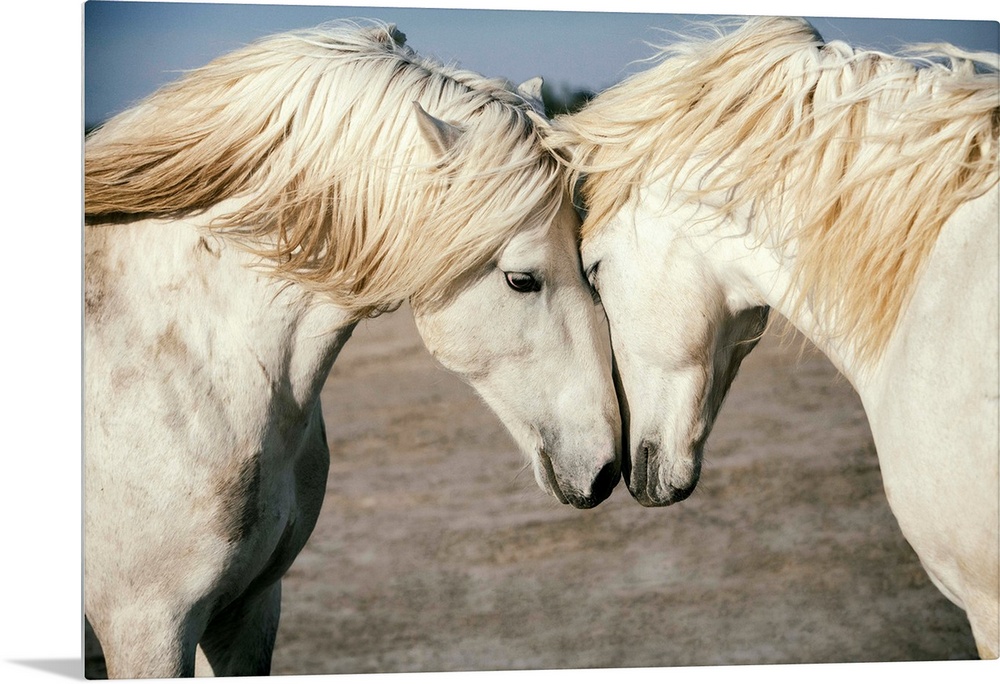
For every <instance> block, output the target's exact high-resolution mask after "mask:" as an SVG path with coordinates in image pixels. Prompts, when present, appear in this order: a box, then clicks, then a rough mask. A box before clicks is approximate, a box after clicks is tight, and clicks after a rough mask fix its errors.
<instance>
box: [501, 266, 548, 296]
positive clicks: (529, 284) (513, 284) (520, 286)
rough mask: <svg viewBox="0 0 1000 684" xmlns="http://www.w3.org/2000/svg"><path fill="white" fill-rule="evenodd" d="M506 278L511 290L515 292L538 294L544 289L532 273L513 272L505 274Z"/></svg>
mask: <svg viewBox="0 0 1000 684" xmlns="http://www.w3.org/2000/svg"><path fill="white" fill-rule="evenodd" d="M504 276H505V277H506V278H507V284H508V285H509V286H510V289H512V290H514V291H515V292H538V291H539V290H541V289H542V284H541V283H540V282H538V279H537V278H535V276H533V275H532V274H531V273H520V272H518V271H511V272H510V273H504Z"/></svg>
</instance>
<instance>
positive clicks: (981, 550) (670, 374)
mask: <svg viewBox="0 0 1000 684" xmlns="http://www.w3.org/2000/svg"><path fill="white" fill-rule="evenodd" d="M937 51H938V52H939V53H940V54H938V55H936V56H931V55H930V53H928V54H927V55H925V56H924V58H921V59H920V60H905V59H902V58H898V57H892V56H889V55H885V54H880V53H875V52H862V51H855V50H853V49H851V48H850V47H848V46H847V45H845V44H843V43H840V42H831V43H829V44H825V45H824V44H823V42H822V41H821V40H820V38H819V36H818V35H817V34H816V33H815V31H814V30H813V29H812V27H810V26H809V25H808V24H807V23H806V22H803V21H798V20H791V19H774V18H763V19H756V20H751V21H749V22H747V23H746V24H745V25H743V26H742V27H741V28H739V29H738V30H736V31H734V32H731V33H729V34H728V35H727V34H726V33H725V31H723V30H717V31H715V32H714V34H713V35H710V36H707V37H703V38H702V39H691V40H687V41H681V42H679V43H678V44H676V45H674V46H673V47H672V48H670V49H669V50H667V51H665V52H664V54H662V55H661V61H660V62H659V63H658V64H656V65H655V66H654V67H652V68H650V69H648V70H646V71H645V72H643V73H640V74H638V75H636V76H634V77H632V78H631V79H629V80H626V81H624V82H622V83H621V84H619V85H618V86H616V87H613V88H611V89H609V90H608V91H606V92H604V93H602V94H601V95H599V96H598V97H597V98H596V99H595V100H593V101H592V102H591V103H590V104H589V105H588V106H587V107H586V108H585V109H584V110H583V111H581V112H579V113H577V114H576V115H573V116H570V117H568V118H561V119H558V120H557V121H556V124H555V125H556V126H557V128H558V129H559V131H558V132H556V133H554V134H553V135H552V137H551V138H550V140H551V143H552V144H553V145H570V146H572V147H573V155H574V156H573V163H574V165H575V167H576V169H577V171H578V172H581V173H585V174H586V178H585V180H584V184H583V187H582V193H583V197H584V201H585V203H586V204H587V207H588V211H589V214H588V216H587V218H586V220H585V221H584V225H583V228H582V231H583V236H584V237H583V246H582V253H583V263H584V268H585V270H586V272H587V273H588V275H589V277H590V279H591V282H592V284H593V285H594V286H595V287H596V288H597V289H598V291H599V294H600V297H601V300H602V301H603V304H604V307H605V311H606V313H607V316H608V319H609V323H610V327H611V338H612V346H613V348H614V357H615V363H616V364H617V372H618V373H619V374H620V382H621V384H622V386H623V390H622V392H623V395H624V397H623V402H622V404H623V413H627V415H626V416H625V418H626V420H627V424H628V427H627V429H626V432H627V439H628V441H629V443H630V447H629V448H626V452H627V459H626V460H627V463H626V464H623V473H624V476H625V479H626V480H627V482H628V487H629V490H630V491H631V493H632V495H633V496H634V497H635V498H636V499H637V500H638V501H639V502H641V503H643V504H645V505H648V506H656V505H668V504H671V503H675V502H677V501H681V500H682V499H684V498H685V497H687V496H688V495H689V494H690V493H691V491H692V490H693V489H694V487H695V484H696V482H697V480H698V477H699V473H700V469H701V460H702V447H703V445H704V443H705V440H706V438H707V436H708V434H709V431H710V430H711V427H712V423H713V421H714V419H715V417H716V414H717V412H718V410H719V407H720V405H721V403H722V400H723V397H724V395H725V393H726V391H727V389H728V388H729V385H730V383H731V382H732V380H733V377H734V376H735V374H736V372H737V369H738V367H739V364H740V362H741V360H742V359H743V357H744V356H745V355H746V354H747V353H749V352H750V350H751V349H752V348H753V346H754V344H755V342H756V340H757V339H758V338H759V336H760V335H761V334H762V332H763V331H764V327H765V324H766V320H767V316H768V312H769V309H770V308H773V309H775V310H776V311H778V312H780V313H781V314H782V315H783V316H784V317H786V318H787V319H788V320H789V321H790V323H791V324H792V325H794V326H795V327H796V328H797V329H798V330H800V331H802V332H803V333H804V334H805V335H806V336H807V337H808V338H809V339H810V340H812V342H814V343H815V344H816V345H817V346H818V347H819V349H821V350H822V351H823V352H825V353H826V355H827V356H828V357H829V358H830V359H831V360H832V361H833V363H834V364H835V365H836V366H837V367H838V368H839V370H840V371H841V372H842V373H843V375H845V376H846V377H847V379H848V380H849V381H850V382H851V383H852V385H853V387H854V388H855V389H856V390H857V393H858V394H859V396H860V398H861V400H862V402H863V404H864V407H865V411H866V413H867V416H868V419H869V423H870V426H871V430H872V434H873V436H874V440H875V444H876V447H877V450H878V456H879V462H880V465H881V470H882V476H883V481H884V486H885V491H886V495H887V497H888V500H889V503H890V505H891V507H892V510H893V512H894V514H895V516H896V518H897V520H898V521H899V525H900V527H901V529H902V532H903V534H904V535H905V537H906V539H907V540H908V541H909V542H910V544H911V545H912V547H913V548H914V550H915V551H916V553H917V555H918V556H919V558H920V560H921V562H922V563H923V565H924V567H925V568H926V570H927V572H928V573H929V575H930V577H931V579H932V580H933V582H934V583H935V584H936V585H937V586H938V588H940V589H941V591H942V592H943V593H944V594H945V595H946V596H948V598H950V599H951V600H952V601H954V602H955V603H956V604H958V605H959V606H961V607H962V608H964V610H965V611H966V613H967V615H968V618H969V620H970V622H971V625H972V631H973V635H974V637H975V639H976V643H977V646H978V650H979V653H980V654H981V656H982V657H984V658H996V657H997V654H998V652H1000V651H998V619H1000V617H998V616H1000V608H998V528H997V526H998V503H997V502H998V498H1000V491H998V475H997V473H998V443H997V440H998V358H997V357H998V341H997V340H998V325H1000V324H998V312H997V309H998V306H997V287H998V286H997V283H998V240H997V233H998V208H997V207H998V205H997V199H998V185H997V126H998V104H1000V102H998V97H1000V96H998V85H997V62H998V60H997V56H996V55H983V54H980V55H968V54H962V53H960V52H959V51H958V50H957V49H955V48H952V47H949V46H938V47H937Z"/></svg>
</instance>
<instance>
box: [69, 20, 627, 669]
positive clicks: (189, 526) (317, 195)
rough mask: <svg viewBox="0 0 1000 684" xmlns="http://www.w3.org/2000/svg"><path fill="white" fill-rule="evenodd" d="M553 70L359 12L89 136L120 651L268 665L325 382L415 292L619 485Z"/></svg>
mask: <svg viewBox="0 0 1000 684" xmlns="http://www.w3.org/2000/svg"><path fill="white" fill-rule="evenodd" d="M528 95H529V94H523V95H522V94H518V93H517V92H516V91H513V90H510V89H508V88H507V86H506V85H505V84H503V83H500V82H499V81H489V80H486V79H484V78H482V77H480V76H478V75H475V74H472V73H468V72H463V71H459V70H455V69H450V68H445V67H443V66H442V65H440V64H438V63H436V62H431V61H428V60H426V59H422V58H420V57H419V56H417V55H416V54H414V53H413V52H412V51H411V50H409V49H408V48H406V47H405V46H403V44H402V35H401V34H399V33H397V32H396V31H395V29H394V28H393V27H392V26H383V25H378V24H376V25H371V26H356V25H347V26H339V27H334V28H328V29H323V30H314V31H309V32H301V33H294V34H285V35H281V36H277V37H273V38H270V39H267V40H264V41H261V42H259V43H257V44H254V45H252V46H250V47H248V48H246V49H243V50H241V51H238V52H235V53H233V54H231V55H228V56H225V57H222V58H220V59H218V60H216V61H215V62H213V63H211V64H210V65H208V66H206V67H204V68H202V69H199V70H196V71H194V72H193V73H191V74H190V75H188V76H186V77H185V78H183V79H182V80H181V81H179V82H178V83H176V84H174V85H171V86H169V87H167V88H165V89H163V90H162V91H160V92H158V93H156V94H154V95H153V96H152V97H151V98H150V99H148V100H147V101H145V102H143V103H141V104H140V105H138V106H137V107H135V108H134V109H132V110H130V111H128V112H125V113H124V114H122V115H120V116H118V117H116V118H115V119H113V120H112V121H110V122H109V123H108V124H107V125H106V126H104V127H103V128H102V129H100V130H98V131H97V132H95V133H94V134H93V135H92V136H91V137H90V138H89V139H88V141H87V143H86V152H85V167H86V168H85V174H86V178H85V196H86V228H85V231H86V234H85V281H86V282H85V331H84V338H85V342H84V344H85V347H84V351H85V363H84V373H85V377H84V385H85V421H84V422H85V435H84V462H85V465H84V479H85V492H84V504H85V511H84V519H85V522H84V554H85V563H84V576H85V583H84V595H85V612H86V615H87V618H88V619H89V621H90V623H91V624H92V625H93V628H94V630H95V632H96V634H97V636H98V638H99V639H100V641H101V644H102V646H103V649H104V653H105V657H106V663H107V669H108V674H109V676H110V677H116V678H138V677H175V676H188V675H193V674H195V672H196V662H197V665H198V666H197V671H198V674H206V673H209V674H211V673H214V674H216V675H237V674H266V673H268V671H269V667H270V660H271V651H272V648H273V644H274V639H275V633H276V629H277V623H278V612H279V605H280V580H281V577H282V575H283V573H284V572H285V571H286V570H287V568H288V567H289V565H290V564H291V563H292V561H293V559H294V558H295V556H296V555H297V554H298V552H299V551H300V550H301V549H302V547H303V545H304V544H305V542H306V539H307V537H308V536H309V534H310V532H311V530H312V528H313V525H314V524H315V522H316V518H317V515H318V512H319V509H320V504H321V503H322V500H323V494H324V491H325V487H326V477H327V472H328V464H329V452H328V447H327V442H326V437H325V433H324V426H323V419H322V413H321V410H320V403H319V394H320V389H321V387H322V385H323V383H324V381H325V379H326V377H327V375H328V373H329V371H330V368H331V366H332V364H333V363H334V360H335V359H336V357H337V354H338V352H339V351H340V349H341V347H342V346H343V345H344V344H345V343H346V342H347V340H348V338H349V337H350V335H351V331H352V329H353V327H354V326H355V324H356V322H357V321H358V320H359V319H361V318H363V317H365V316H370V315H374V314H377V313H378V312H381V311H384V310H388V309H391V308H393V307H396V306H398V305H399V304H400V303H401V302H404V301H407V300H408V301H409V302H410V303H411V304H412V308H413V310H414V315H415V319H416V321H417V324H418V327H419V329H420V332H421V335H422V337H423V339H424V341H425V342H426V345H427V347H428V348H429V349H430V351H431V352H432V353H433V355H434V356H435V357H436V358H437V359H438V360H439V361H440V362H441V363H442V364H443V365H444V366H445V367H447V368H449V369H451V370H453V371H455V372H456V373H458V374H459V375H460V376H461V377H463V378H464V379H466V380H467V381H468V382H469V383H470V384H471V385H472V386H473V387H474V388H476V390H478V392H479V393H480V394H481V395H482V396H483V397H484V399H485V400H486V402H487V403H488V404H489V405H490V406H491V407H492V408H493V409H494V410H495V411H496V413H497V414H498V415H499V416H500V418H501V419H502V420H503V421H504V423H505V424H506V425H507V427H508V428H509V429H510V432H511V433H512V435H513V437H514V439H515V440H516V442H517V443H518V444H519V446H520V447H521V448H522V449H523V450H524V451H525V453H527V454H529V455H530V457H531V460H532V462H533V465H534V471H535V476H536V479H537V480H538V483H539V484H540V485H541V487H542V488H543V489H545V490H547V491H549V492H551V493H552V494H554V495H555V496H556V497H557V498H558V499H559V500H560V501H562V502H564V503H566V502H569V503H571V504H573V505H574V506H578V507H590V506H594V505H596V504H597V503H599V502H600V501H601V500H603V499H604V498H606V497H607V496H608V495H609V494H610V492H611V490H612V488H613V487H614V485H615V484H616V482H617V480H618V477H619V474H618V473H619V461H620V454H619V449H620V447H619V443H620V425H621V423H620V417H619V412H618V403H617V398H616V395H615V390H614V386H613V383H612V376H611V354H610V349H609V348H606V341H605V340H604V339H603V338H602V336H601V334H600V330H601V329H600V328H599V326H598V319H597V313H596V308H595V306H594V302H593V299H592V293H591V291H590V288H589V286H588V285H587V283H586V279H585V277H584V275H583V272H582V269H581V267H580V262H579V253H578V251H577V238H578V233H577V231H578V228H579V222H578V218H577V216H576V214H575V212H574V210H573V208H572V204H571V203H570V202H569V201H568V192H567V185H566V182H567V174H566V171H565V169H564V168H562V167H561V166H560V165H559V164H558V162H557V160H556V159H555V158H554V157H553V156H552V155H551V154H550V153H549V151H548V150H546V149H545V147H544V146H543V145H542V144H541V143H540V141H539V135H538V129H537V126H536V124H535V123H534V122H533V120H532V117H533V116H535V115H534V114H532V115H531V116H529V113H531V112H532V108H533V106H535V105H536V104H537V103H536V102H535V101H534V100H533V99H532V98H530V97H529V96H528ZM426 110H430V111H433V112H435V114H436V116H439V117H441V118H436V117H433V116H431V115H430V114H427V113H426Z"/></svg>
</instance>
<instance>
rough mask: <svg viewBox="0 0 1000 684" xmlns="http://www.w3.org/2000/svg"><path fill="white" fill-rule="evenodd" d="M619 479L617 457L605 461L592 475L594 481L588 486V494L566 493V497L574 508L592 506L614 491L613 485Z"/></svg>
mask: <svg viewBox="0 0 1000 684" xmlns="http://www.w3.org/2000/svg"><path fill="white" fill-rule="evenodd" d="M620 479H621V469H620V468H619V464H618V459H617V458H616V459H615V460H613V461H609V462H608V463H605V464H604V466H603V467H602V468H601V470H600V471H599V472H598V473H597V476H596V477H594V482H593V483H592V484H591V486H590V496H580V495H573V494H570V493H567V494H566V498H567V499H568V500H569V503H570V504H572V505H573V507H574V508H593V507H594V506H596V505H597V504H599V503H601V502H602V501H604V500H605V499H607V498H608V497H609V496H611V492H612V491H614V488H615V485H617V484H618V480H620Z"/></svg>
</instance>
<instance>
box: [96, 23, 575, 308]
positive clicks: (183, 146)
mask: <svg viewBox="0 0 1000 684" xmlns="http://www.w3.org/2000/svg"><path fill="white" fill-rule="evenodd" d="M404 39H405V38H404V37H403V36H402V34H400V33H399V32H398V31H396V30H395V27H394V26H392V25H386V24H379V23H371V24H366V25H359V24H354V23H341V24H336V25H330V26H325V27H320V28H317V29H312V30H309V31H303V32H294V33H287V34H282V35H278V36H274V37H271V38H267V39H264V40H262V41H260V42H258V43H255V44H253V45H250V46H248V47H246V48H244V49H242V50H239V51H237V52H234V53H232V54H229V55H226V56H223V57H221V58H219V59H217V60H215V61H214V62H212V63H210V64H208V65H207V66H205V67H203V68H200V69H197V70H195V71H193V72H191V73H189V74H188V75H187V76H186V77H184V78H182V79H181V80H180V81H178V82H177V83H175V84H173V85H170V86H167V87H165V88H163V89H162V90H160V91H159V92H157V93H155V94H153V95H152V96H151V97H150V98H148V99H147V100H146V101H144V102H142V103H140V104H139V105H138V106H136V107H135V108H133V109H131V110H129V111H126V112H124V113H122V114H120V115H118V116H117V117H115V118H113V119H112V120H111V121H109V122H108V123H107V124H106V125H105V126H103V127H102V128H100V129H98V130H97V131H95V132H94V133H93V134H92V135H91V136H90V137H89V138H88V140H87V142H86V150H85V187H84V194H85V216H86V222H87V224H88V228H87V230H88V231H92V230H100V229H101V225H100V224H107V223H120V222H126V221H131V220H136V219H139V218H151V217H152V218H174V217H178V216H184V215H190V214H195V213H198V212H201V211H204V210H207V209H209V208H210V207H213V206H215V205H217V204H219V203H220V202H222V201H223V200H231V199H233V198H238V199H239V200H241V202H242V203H241V205H240V207H239V209H238V210H236V211H234V212H232V213H229V214H226V215H225V216H223V217H221V218H220V219H219V220H217V221H216V222H215V223H214V224H213V226H212V227H213V229H215V230H218V231H220V232H221V233H222V234H224V235H227V236H229V237H232V238H234V239H235V240H236V241H237V242H238V243H239V244H240V245H242V246H244V247H246V248H247V249H250V250H252V251H254V252H255V253H257V254H259V255H260V256H261V257H263V262H264V265H265V267H266V268H268V269H269V270H271V271H272V272H273V273H274V274H276V275H278V276H279V277H282V278H286V279H289V280H292V281H294V282H298V283H300V284H302V285H304V286H305V287H307V288H309V289H311V290H313V291H316V292H320V293H322V294H323V295H325V296H326V297H329V298H330V299H331V300H332V301H333V302H334V303H336V304H338V305H340V306H343V307H345V308H347V309H349V310H351V311H353V312H356V314H357V315H358V316H363V315H370V314H372V313H375V312H378V311H380V310H383V309H387V308H391V307H393V306H396V305H398V304H399V303H400V302H401V301H404V300H406V299H408V298H409V299H414V300H417V299H421V300H428V301H430V300H434V299H435V298H439V297H441V296H442V294H443V293H444V292H445V291H446V289H447V288H448V286H449V284H452V283H454V282H455V280H456V279H458V278H460V277H462V276H463V275H465V274H468V273H469V272H470V271H472V270H473V269H476V268H478V267H482V266H484V265H485V264H486V263H488V262H489V261H490V260H491V259H493V258H494V257H495V255H496V254H497V252H498V251H499V250H500V249H501V248H502V247H503V245H504V244H505V243H506V242H507V241H508V240H509V239H510V238H511V237H512V235H513V234H514V233H515V232H516V231H517V230H518V229H519V228H521V227H522V226H523V225H524V224H525V223H526V222H530V221H538V222H541V221H550V220H552V219H553V217H554V215H555V212H556V211H557V210H558V207H559V204H560V202H561V201H562V198H563V196H564V193H565V191H566V172H565V170H564V169H563V168H562V167H561V166H560V165H559V163H558V162H557V160H556V159H555V158H554V157H553V156H552V155H551V154H550V153H549V151H548V150H547V149H545V147H544V146H543V145H542V144H541V142H540V141H539V135H538V132H537V128H536V124H535V123H534V121H533V120H532V118H531V116H530V115H529V112H530V111H531V107H530V105H529V104H528V103H527V102H526V101H525V100H524V99H523V98H522V97H521V96H520V95H518V94H517V93H516V92H515V91H514V90H513V89H511V88H510V86H509V84H508V83H506V82H504V81H499V80H489V79H486V78H484V77H481V76H479V75H478V74H474V73H471V72H467V71H461V70H458V69H455V68H450V67H445V66H444V65H441V64H439V63H437V62H433V61H431V60H429V59H426V58H422V57H420V56H418V55H417V54H416V53H414V52H413V51H412V50H411V49H409V48H408V47H406V46H404V45H403V40H404ZM414 102H419V103H420V105H421V106H422V107H423V108H424V109H425V110H426V111H428V112H429V113H431V114H432V115H434V116H435V117H438V118H439V119H442V120H446V121H449V122H452V123H454V124H455V125H457V126H460V127H461V128H463V129H464V132H463V134H462V135H461V136H460V137H459V138H458V141H457V143H456V144H455V145H454V146H453V147H452V149H450V150H449V151H448V152H447V154H446V155H445V156H444V157H442V158H436V157H434V155H433V154H432V151H431V146H430V145H429V144H428V143H427V141H425V140H424V139H423V138H422V137H421V134H420V132H419V129H418V124H417V117H416V115H415V109H414V105H413V103H414Z"/></svg>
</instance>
